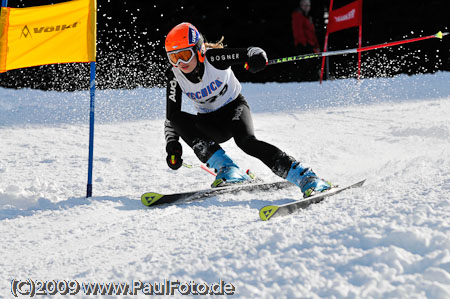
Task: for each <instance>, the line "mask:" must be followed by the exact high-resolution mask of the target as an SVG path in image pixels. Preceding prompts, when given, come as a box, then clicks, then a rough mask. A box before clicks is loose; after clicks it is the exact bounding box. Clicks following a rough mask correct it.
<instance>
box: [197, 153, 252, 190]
mask: <svg viewBox="0 0 450 299" xmlns="http://www.w3.org/2000/svg"><path fill="white" fill-rule="evenodd" d="M206 165H207V166H208V167H210V168H214V169H215V172H216V173H217V176H216V179H215V180H214V182H213V183H212V184H211V187H212V188H216V187H223V186H225V185H228V184H236V183H243V182H247V181H251V180H252V178H251V177H250V176H249V175H248V174H246V173H245V172H243V171H242V170H241V169H240V168H239V167H238V166H237V165H236V164H235V163H234V162H233V160H231V158H230V157H228V155H227V154H226V153H225V151H224V150H223V149H219V150H217V151H216V152H215V153H214V154H213V155H212V156H211V157H210V158H209V159H208V161H207V162H206Z"/></svg>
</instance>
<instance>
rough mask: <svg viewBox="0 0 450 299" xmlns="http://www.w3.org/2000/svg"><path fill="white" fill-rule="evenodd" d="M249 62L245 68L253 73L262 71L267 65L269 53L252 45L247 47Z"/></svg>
mask: <svg viewBox="0 0 450 299" xmlns="http://www.w3.org/2000/svg"><path fill="white" fill-rule="evenodd" d="M247 56H248V62H247V63H246V66H245V68H246V69H247V70H248V71H250V72H251V73H256V72H259V71H262V70H263V69H265V68H266V65H267V54H266V52H264V50H263V49H261V48H258V47H250V48H248V49H247Z"/></svg>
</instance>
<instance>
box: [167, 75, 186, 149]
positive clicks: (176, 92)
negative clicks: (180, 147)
mask: <svg viewBox="0 0 450 299" xmlns="http://www.w3.org/2000/svg"><path fill="white" fill-rule="evenodd" d="M166 76H167V90H166V121H165V122H164V135H165V138H166V144H169V143H170V142H173V141H176V142H178V140H179V138H180V136H178V134H177V133H176V132H175V129H174V128H173V126H172V125H171V123H170V120H171V118H172V116H173V115H174V114H175V113H176V112H179V111H181V97H182V91H181V87H180V85H179V84H178V82H177V80H176V78H175V75H174V74H173V72H172V70H171V68H169V69H168V70H167V72H166Z"/></svg>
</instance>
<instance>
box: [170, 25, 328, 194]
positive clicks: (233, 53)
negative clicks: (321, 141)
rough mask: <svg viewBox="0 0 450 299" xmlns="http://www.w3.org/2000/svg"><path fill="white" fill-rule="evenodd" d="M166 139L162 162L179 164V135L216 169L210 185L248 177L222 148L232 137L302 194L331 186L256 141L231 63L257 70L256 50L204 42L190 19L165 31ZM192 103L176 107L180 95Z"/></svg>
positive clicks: (263, 59)
mask: <svg viewBox="0 0 450 299" xmlns="http://www.w3.org/2000/svg"><path fill="white" fill-rule="evenodd" d="M165 50H166V52H167V58H168V59H169V62H170V64H171V67H170V68H169V70H168V71H167V108H166V121H165V130H164V131H165V138H166V152H167V159H166V161H167V164H168V166H169V167H170V168H171V169H174V170H176V169H178V168H180V167H181V166H182V162H183V159H182V153H183V150H182V146H181V144H180V142H179V137H181V138H182V139H183V140H184V142H186V143H187V144H188V145H189V147H191V148H192V149H193V151H194V153H195V154H196V156H197V157H198V159H199V160H200V161H201V162H203V163H206V165H207V166H208V167H210V168H213V169H214V170H215V172H216V173H217V176H216V179H215V181H214V182H213V184H212V187H218V186H223V185H225V184H232V183H241V182H245V181H248V180H251V178H250V176H249V175H248V174H246V173H245V172H244V171H242V170H241V169H240V168H239V167H238V165H236V163H234V162H233V160H232V159H231V158H230V157H229V156H228V155H227V154H226V153H225V151H224V150H223V149H222V148H221V146H220V143H223V142H225V141H228V140H229V139H231V138H233V139H234V141H235V142H236V144H237V146H238V147H239V148H241V149H242V150H243V151H244V152H245V153H246V154H248V155H250V156H253V157H256V158H258V159H260V160H261V161H262V162H263V163H264V164H265V165H267V166H268V167H269V168H270V169H271V170H272V171H273V172H274V173H275V174H276V175H278V176H280V177H282V178H284V179H286V180H288V181H289V182H291V183H294V184H296V185H297V186H298V187H300V189H301V191H302V193H303V195H304V197H308V196H310V195H312V194H313V193H315V192H322V191H325V190H328V189H330V188H331V184H330V183H328V182H326V181H324V180H323V179H321V178H319V177H317V175H316V174H315V173H314V172H313V171H312V170H311V169H310V168H307V167H304V166H303V165H302V164H301V163H300V162H298V161H296V160H295V159H294V158H293V157H291V156H289V155H287V154H286V153H285V152H283V151H281V150H280V149H278V148H277V147H275V146H273V145H271V144H269V143H267V142H264V141H261V140H258V139H257V138H256V137H255V133H254V129H253V120H252V116H251V113H250V109H249V105H248V103H247V101H246V100H245V98H244V96H243V95H242V94H241V84H240V82H239V81H238V80H237V79H236V77H235V75H234V73H233V71H232V70H231V66H232V65H236V64H240V65H245V66H246V68H247V69H248V71H250V72H251V73H256V72H258V71H261V70H263V69H264V68H265V67H266V63H267V55H266V53H265V52H264V50H262V49H261V48H258V47H249V48H224V46H223V44H222V41H219V42H217V43H214V44H213V43H207V42H205V40H204V39H203V36H202V35H201V34H200V32H199V31H198V30H197V29H196V28H195V27H194V26H193V25H192V24H190V23H181V24H179V25H177V26H175V27H174V28H173V29H172V30H171V31H170V32H169V33H168V35H167V37H166V40H165ZM183 94H184V95H185V96H187V98H189V99H191V100H192V101H193V102H194V106H195V108H196V110H197V112H198V113H197V114H196V115H194V114H189V113H187V112H184V111H181V102H182V95H183Z"/></svg>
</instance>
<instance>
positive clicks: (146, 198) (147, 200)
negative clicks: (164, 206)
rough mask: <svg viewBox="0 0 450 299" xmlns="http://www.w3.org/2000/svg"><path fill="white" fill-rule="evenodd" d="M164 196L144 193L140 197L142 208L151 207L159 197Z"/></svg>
mask: <svg viewBox="0 0 450 299" xmlns="http://www.w3.org/2000/svg"><path fill="white" fill-rule="evenodd" d="M163 196H164V195H162V194H159V193H153V192H150V193H144V194H142V196H141V202H142V204H143V205H144V206H147V207H149V206H151V205H154V204H155V202H157V201H158V200H159V199H160V198H161V197H163Z"/></svg>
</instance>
